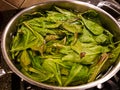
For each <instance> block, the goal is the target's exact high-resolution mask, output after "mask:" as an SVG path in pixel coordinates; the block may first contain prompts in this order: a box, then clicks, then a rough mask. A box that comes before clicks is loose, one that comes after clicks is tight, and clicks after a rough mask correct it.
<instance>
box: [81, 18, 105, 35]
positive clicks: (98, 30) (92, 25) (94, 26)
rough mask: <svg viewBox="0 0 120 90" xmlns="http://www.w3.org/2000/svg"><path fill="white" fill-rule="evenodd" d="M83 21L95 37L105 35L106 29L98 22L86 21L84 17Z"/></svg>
mask: <svg viewBox="0 0 120 90" xmlns="http://www.w3.org/2000/svg"><path fill="white" fill-rule="evenodd" d="M82 21H83V22H84V24H85V26H86V27H87V28H88V29H89V31H90V32H92V33H93V34H94V35H100V34H102V33H103V31H104V28H103V27H102V26H101V25H99V24H98V23H96V22H93V21H91V20H88V19H85V18H83V17H82Z"/></svg>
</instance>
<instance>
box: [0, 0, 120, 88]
mask: <svg viewBox="0 0 120 90" xmlns="http://www.w3.org/2000/svg"><path fill="white" fill-rule="evenodd" d="M63 1H65V2H66V1H67V2H71V3H75V4H81V5H85V6H88V7H90V8H92V9H95V10H97V11H100V12H102V13H104V14H106V15H107V16H108V17H109V18H111V19H112V20H113V22H115V24H116V25H117V26H118V27H119V28H120V26H119V24H118V23H117V21H116V20H115V19H114V18H113V17H112V16H111V15H110V14H108V13H107V12H106V11H104V10H102V9H100V8H99V7H97V6H94V5H92V4H89V3H86V2H82V1H76V0H74V1H73V0H59V1H58V0H50V1H46V2H43V3H39V4H37V5H33V6H31V7H28V8H26V9H23V10H22V11H20V12H19V13H18V14H17V15H15V16H14V17H13V18H12V19H11V20H10V21H9V23H8V24H7V26H6V28H5V30H4V32H3V35H2V39H1V49H2V54H3V57H4V59H5V61H6V63H7V64H8V66H9V67H10V69H11V70H12V71H13V72H14V73H16V74H17V75H18V76H19V77H21V78H22V79H23V80H25V81H27V82H29V83H31V84H33V85H36V86H38V87H43V88H48V89H61V90H63V89H64V90H73V89H74V90H75V89H76V90H77V89H87V88H92V87H95V86H97V85H99V84H102V83H104V82H106V81H107V80H109V79H110V78H111V77H113V76H114V75H115V74H116V73H117V72H118V71H119V69H120V62H118V64H117V65H116V66H115V67H114V68H113V69H112V71H110V72H109V74H107V75H105V76H103V77H102V78H100V79H98V80H95V81H93V82H90V83H87V84H83V85H80V86H68V87H60V86H52V85H47V84H44V83H40V82H37V81H34V80H32V79H30V78H29V77H27V76H25V75H24V74H22V73H21V72H20V71H19V70H18V69H17V68H16V67H15V65H14V64H13V63H12V62H11V60H10V59H9V57H8V55H7V52H8V51H6V47H5V46H6V35H7V33H8V31H9V27H10V26H11V25H12V23H13V22H14V21H15V20H16V19H17V18H18V17H19V16H20V15H21V14H23V13H24V12H26V11H29V10H31V9H33V8H35V7H37V6H40V5H42V4H46V3H49V2H63Z"/></svg>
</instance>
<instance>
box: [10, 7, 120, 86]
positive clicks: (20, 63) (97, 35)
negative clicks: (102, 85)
mask: <svg viewBox="0 0 120 90" xmlns="http://www.w3.org/2000/svg"><path fill="white" fill-rule="evenodd" d="M114 37H115V36H114V35H113V34H112V33H111V32H110V31H109V30H107V29H106V28H104V27H103V25H102V23H101V21H100V17H99V14H98V13H97V12H96V11H94V10H88V11H86V12H83V13H76V12H73V11H71V10H67V9H62V8H59V7H56V6H53V8H52V9H51V10H46V11H36V12H34V13H31V14H26V15H24V16H23V17H22V18H21V20H20V23H19V25H18V28H17V33H16V34H15V35H14V36H13V39H12V42H11V45H10V47H11V50H10V52H11V55H12V59H13V60H14V63H15V65H16V67H17V68H18V69H19V70H20V71H21V72H22V73H23V74H24V75H26V76H28V77H30V78H32V79H33V80H35V81H38V82H43V83H46V84H50V85H56V86H73V85H81V84H85V83H88V82H92V81H94V80H96V79H97V78H98V75H99V78H100V77H101V76H102V73H104V72H105V71H106V70H107V69H108V68H109V67H110V66H111V65H112V64H113V63H114V62H115V61H116V59H117V58H118V55H119V53H120V44H119V41H115V40H113V38H114Z"/></svg>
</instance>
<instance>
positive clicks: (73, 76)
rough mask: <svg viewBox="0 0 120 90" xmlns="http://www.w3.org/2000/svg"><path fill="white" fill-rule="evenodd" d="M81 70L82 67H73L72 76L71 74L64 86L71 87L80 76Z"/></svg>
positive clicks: (74, 65)
mask: <svg viewBox="0 0 120 90" xmlns="http://www.w3.org/2000/svg"><path fill="white" fill-rule="evenodd" d="M81 69H82V65H78V64H73V66H72V68H71V70H70V74H69V76H68V78H67V80H66V82H65V84H64V86H67V85H69V84H70V83H71V82H72V81H73V80H74V78H75V77H76V76H77V75H78V74H79V72H80V70H81Z"/></svg>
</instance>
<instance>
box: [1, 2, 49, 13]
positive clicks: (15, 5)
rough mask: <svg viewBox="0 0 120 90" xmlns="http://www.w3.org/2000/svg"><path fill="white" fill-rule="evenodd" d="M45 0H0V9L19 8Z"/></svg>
mask: <svg viewBox="0 0 120 90" xmlns="http://www.w3.org/2000/svg"><path fill="white" fill-rule="evenodd" d="M44 1H47V0H0V11H5V10H11V9H20V8H25V7H29V6H31V5H34V4H37V3H40V2H44Z"/></svg>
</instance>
